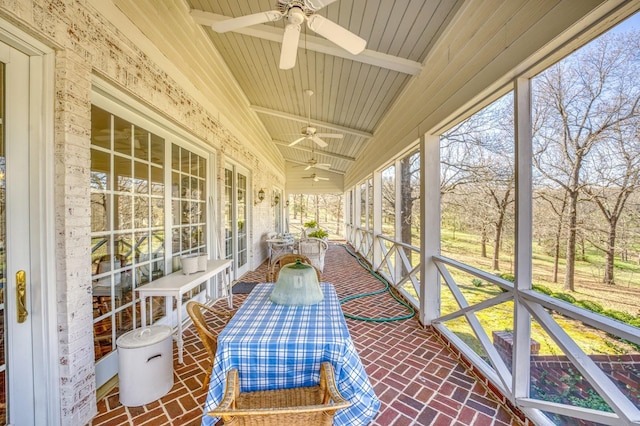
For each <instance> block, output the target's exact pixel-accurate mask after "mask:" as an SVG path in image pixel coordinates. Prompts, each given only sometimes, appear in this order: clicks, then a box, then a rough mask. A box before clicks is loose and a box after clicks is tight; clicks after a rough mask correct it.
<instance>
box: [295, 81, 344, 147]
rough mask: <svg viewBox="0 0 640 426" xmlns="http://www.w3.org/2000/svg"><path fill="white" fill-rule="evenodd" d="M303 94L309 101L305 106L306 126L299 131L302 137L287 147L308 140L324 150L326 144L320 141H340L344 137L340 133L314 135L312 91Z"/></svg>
mask: <svg viewBox="0 0 640 426" xmlns="http://www.w3.org/2000/svg"><path fill="white" fill-rule="evenodd" d="M304 94H305V95H307V98H308V99H309V101H308V105H307V125H306V126H305V127H303V128H302V129H300V133H301V134H302V137H300V138H298V139H296V140H294V141H293V142H291V143H290V144H289V146H294V145H296V144H298V143H300V142H302V141H303V140H305V139H308V140H312V141H313V142H315V143H316V144H317V145H318V146H319V147H321V148H324V147H326V146H327V145H328V144H327V143H326V142H325V141H324V140H322V138H332V139H342V138H343V137H344V135H341V134H340V133H316V131H317V129H316V128H315V127H313V126H311V96H313V91H312V90H308V89H307V90H305V91H304Z"/></svg>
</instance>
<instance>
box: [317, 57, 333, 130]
mask: <svg viewBox="0 0 640 426" xmlns="http://www.w3.org/2000/svg"><path fill="white" fill-rule="evenodd" d="M333 63H334V57H333V56H328V55H326V56H325V58H324V61H323V64H322V65H323V72H322V82H321V83H320V85H321V87H322V105H323V111H322V119H323V121H329V120H330V119H331V116H332V112H333V109H334V106H333V105H332V102H331V85H332V80H333Z"/></svg>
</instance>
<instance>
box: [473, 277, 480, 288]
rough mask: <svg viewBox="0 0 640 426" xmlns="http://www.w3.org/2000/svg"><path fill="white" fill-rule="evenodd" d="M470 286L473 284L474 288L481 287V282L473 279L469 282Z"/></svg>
mask: <svg viewBox="0 0 640 426" xmlns="http://www.w3.org/2000/svg"><path fill="white" fill-rule="evenodd" d="M471 284H473V285H474V286H476V287H482V280H481V279H479V278H474V279H472V280H471Z"/></svg>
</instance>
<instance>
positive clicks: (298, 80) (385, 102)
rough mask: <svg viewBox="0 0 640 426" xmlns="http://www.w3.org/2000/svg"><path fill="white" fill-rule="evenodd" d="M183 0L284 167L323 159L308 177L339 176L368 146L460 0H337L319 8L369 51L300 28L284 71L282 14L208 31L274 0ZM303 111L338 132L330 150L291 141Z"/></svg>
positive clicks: (325, 129)
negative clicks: (321, 165)
mask: <svg viewBox="0 0 640 426" xmlns="http://www.w3.org/2000/svg"><path fill="white" fill-rule="evenodd" d="M280 2H281V3H282V2H284V3H286V2H287V1H284V0H280ZM187 3H188V5H189V7H190V8H191V15H192V17H193V18H194V20H195V21H196V22H197V23H199V24H201V25H203V28H205V31H206V32H207V34H208V35H209V37H210V38H211V40H212V42H213V44H214V45H215V47H216V48H217V49H218V51H219V52H220V54H221V56H222V58H223V59H224V61H225V62H226V64H227V66H228V67H229V69H230V70H231V73H232V74H233V75H234V77H235V78H236V80H237V81H238V83H239V85H240V87H241V88H242V90H243V91H244V93H245V94H246V97H247V99H248V100H249V102H250V103H251V107H252V109H253V110H254V111H256V112H257V114H258V116H259V117H260V119H261V120H262V122H263V124H264V126H265V128H266V129H267V131H268V132H269V134H270V136H271V138H272V139H273V141H274V143H275V144H276V146H277V148H278V149H279V150H280V152H281V154H282V156H283V158H285V160H286V161H288V162H289V163H288V164H287V165H288V169H290V170H291V168H294V169H295V168H301V169H302V170H304V168H305V165H307V162H308V161H310V160H316V161H317V162H318V163H327V164H330V165H331V166H330V169H329V170H321V169H315V168H314V169H309V170H308V171H307V173H308V174H309V175H310V174H311V173H313V172H315V173H317V174H318V175H322V176H328V177H332V176H333V177H334V178H337V177H340V178H341V177H342V176H340V175H343V174H344V173H345V172H346V171H347V170H348V169H349V167H350V166H351V165H352V163H353V161H354V159H355V158H357V157H358V156H359V155H360V153H361V152H362V151H363V150H364V149H366V146H367V141H368V140H369V139H370V138H371V136H372V135H373V134H374V132H375V131H376V129H377V126H378V123H379V122H380V120H381V119H382V118H383V117H384V115H385V114H386V113H387V112H388V110H389V109H390V108H391V106H392V104H393V102H394V100H395V99H396V98H397V96H398V95H399V93H400V91H401V90H402V89H403V87H404V86H405V85H406V84H407V83H408V81H410V79H411V78H414V76H415V75H417V74H419V73H420V71H421V69H422V67H423V62H424V60H425V58H426V57H427V54H428V53H429V50H430V49H431V48H432V46H433V44H434V42H435V40H436V38H437V37H438V35H439V34H441V33H442V31H443V29H444V27H445V26H446V25H447V23H448V22H449V21H450V20H451V19H452V17H453V15H454V14H455V12H456V11H457V10H458V8H459V7H460V5H461V3H462V1H455V0H430V1H423V0H395V1H391V0H338V1H335V2H334V3H331V4H330V5H328V6H326V7H324V8H321V9H319V10H318V11H317V12H316V13H318V14H320V15H322V16H324V17H326V18H328V19H330V20H331V21H333V22H335V23H337V24H338V25H340V26H342V27H344V28H346V29H348V30H349V31H351V32H353V33H355V34H357V35H358V36H360V37H362V38H364V39H365V40H366V41H367V46H366V50H365V51H364V52H363V53H361V54H360V55H358V56H353V55H351V54H349V53H348V52H346V51H344V50H342V49H341V48H339V47H337V46H336V45H334V44H333V43H331V42H329V41H328V40H326V39H324V38H322V37H321V36H319V35H317V34H315V33H314V32H313V31H311V30H310V29H308V28H307V27H306V25H303V29H302V33H301V37H300V45H299V48H298V56H297V60H296V65H295V66H294V68H292V69H290V70H281V69H279V67H278V64H279V59H280V45H281V44H280V40H281V39H282V33H283V31H284V23H283V20H280V21H277V22H272V23H268V24H261V25H256V26H253V27H249V28H245V29H243V30H242V31H241V32H228V33H224V34H219V33H216V32H215V31H213V30H212V29H211V27H210V25H211V23H213V22H216V21H219V20H222V19H225V18H224V17H228V18H230V17H234V18H235V17H239V16H243V15H248V14H253V13H258V12H265V11H270V10H277V6H278V1H277V0H233V1H232V0H187ZM263 37H266V38H263ZM272 40H275V41H272ZM305 46H306V47H305ZM319 50H320V51H319ZM307 89H310V90H312V91H313V92H314V95H313V96H311V97H310V98H308V97H307V96H306V95H305V90H307ZM309 100H310V105H311V108H310V111H307V105H308V102H309ZM309 112H310V118H311V125H312V126H313V127H316V128H317V132H318V133H338V134H342V135H344V137H343V138H342V139H325V140H326V142H327V143H328V146H326V147H324V148H320V147H319V146H318V145H316V144H314V143H313V142H311V141H308V140H305V141H303V142H300V143H299V144H297V145H295V146H293V147H290V146H288V144H289V143H290V142H292V141H294V140H295V139H297V138H298V137H300V136H301V128H302V127H304V126H306V125H307V121H308V118H307V117H308V114H309ZM295 174H296V175H298V173H295ZM296 178H298V179H299V175H298V176H296ZM340 180H341V179H340Z"/></svg>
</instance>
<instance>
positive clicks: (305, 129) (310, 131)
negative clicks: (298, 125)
mask: <svg viewBox="0 0 640 426" xmlns="http://www.w3.org/2000/svg"><path fill="white" fill-rule="evenodd" d="M300 132H301V133H302V134H303V135H305V136H313V135H315V134H316V128H315V127H311V126H304V127H303V128H302V129H300Z"/></svg>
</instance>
